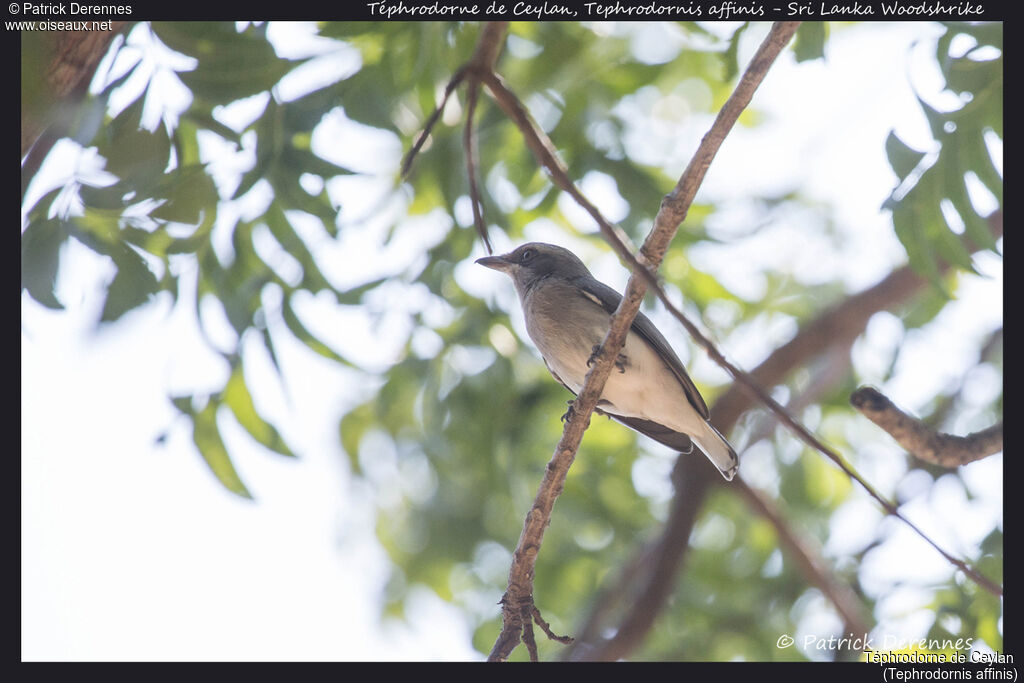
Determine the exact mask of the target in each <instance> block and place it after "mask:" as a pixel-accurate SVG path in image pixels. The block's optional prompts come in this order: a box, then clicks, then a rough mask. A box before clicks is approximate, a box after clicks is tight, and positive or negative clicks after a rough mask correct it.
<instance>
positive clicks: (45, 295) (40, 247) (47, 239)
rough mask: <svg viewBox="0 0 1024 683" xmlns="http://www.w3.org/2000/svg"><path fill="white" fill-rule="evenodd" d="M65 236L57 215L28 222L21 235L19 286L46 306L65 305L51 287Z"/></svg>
mask: <svg viewBox="0 0 1024 683" xmlns="http://www.w3.org/2000/svg"><path fill="white" fill-rule="evenodd" d="M67 238H68V232H67V230H66V229H65V227H64V223H63V221H60V220H58V219H56V218H48V219H45V220H41V221H35V222H32V223H29V225H28V227H27V228H26V229H25V232H23V233H22V235H21V288H22V289H25V290H28V293H29V295H31V296H32V298H33V299H35V300H36V301H38V302H39V303H41V304H42V305H43V306H46V307H47V308H54V309H63V308H64V306H63V304H61V302H60V301H58V300H57V297H56V295H55V294H54V291H53V289H54V286H55V284H56V282H57V272H58V269H59V267H60V249H61V246H63V244H64V242H65V240H67Z"/></svg>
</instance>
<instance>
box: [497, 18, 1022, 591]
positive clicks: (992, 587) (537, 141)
mask: <svg viewBox="0 0 1024 683" xmlns="http://www.w3.org/2000/svg"><path fill="white" fill-rule="evenodd" d="M798 25H799V22H778V23H776V24H775V25H773V27H772V32H771V33H769V35H768V37H767V38H766V39H765V41H764V42H763V43H762V45H761V47H760V48H759V49H758V52H757V53H756V54H755V55H754V59H753V60H752V61H751V64H750V66H748V69H747V72H746V73H744V76H743V78H742V79H741V80H740V83H739V84H737V87H736V90H735V91H734V92H733V95H732V96H731V97H730V98H729V101H727V102H726V104H725V105H724V106H723V108H722V111H720V112H719V117H718V119H716V121H715V126H717V125H718V124H719V122H720V121H721V120H722V118H723V114H724V113H725V112H726V110H727V109H730V105H731V104H739V103H740V102H742V105H741V106H740V109H739V110H738V111H742V107H743V106H745V105H746V103H747V102H749V100H750V97H751V96H752V95H753V91H754V89H756V87H757V85H758V83H759V82H760V81H759V80H756V79H755V78H754V77H753V76H751V72H752V71H754V67H755V66H758V67H764V65H766V64H767V65H770V63H771V59H774V56H773V55H777V54H778V51H779V50H781V49H782V47H783V46H784V45H785V43H786V42H787V41H788V40H789V38H790V37H792V34H793V32H795V30H796V27H797V26H798ZM773 51H774V52H773ZM755 73H756V72H755ZM761 76H762V77H763V72H761ZM485 82H486V83H487V86H488V88H490V89H491V91H492V93H494V95H495V99H496V100H497V101H498V103H499V104H500V105H502V107H503V108H505V109H506V112H507V113H509V115H510V116H512V118H513V119H514V120H515V121H516V123H517V125H518V126H519V128H520V130H521V131H522V132H523V134H524V136H525V137H526V141H527V144H528V146H529V147H530V148H531V149H532V150H533V151H534V154H535V155H536V156H537V158H538V159H539V160H540V161H541V163H542V165H543V166H544V167H545V168H546V169H547V170H548V172H549V173H550V174H551V176H552V179H553V180H554V181H555V183H556V184H557V185H558V186H559V187H561V188H563V189H564V190H565V191H566V192H568V193H569V194H570V195H571V196H572V197H573V198H574V199H576V201H577V203H579V204H580V206H582V207H583V208H584V209H585V210H586V211H587V212H588V213H590V215H591V216H592V217H593V218H594V219H595V221H597V224H598V226H599V227H600V229H601V232H602V233H603V234H604V235H605V237H606V239H607V240H608V241H609V243H610V244H611V245H612V247H613V248H614V249H615V251H616V252H617V253H619V254H620V256H622V257H623V259H624V260H625V261H627V263H629V265H630V267H631V268H632V271H633V274H632V275H631V276H630V281H631V282H632V280H633V276H636V275H639V276H641V277H642V278H643V280H644V282H645V284H646V285H649V286H650V288H651V290H652V291H653V292H654V293H655V294H656V295H657V296H658V298H659V299H660V300H661V301H662V303H663V304H664V305H665V308H666V310H668V312H669V313H671V314H672V315H673V316H674V317H675V318H676V319H677V320H678V321H679V322H680V324H682V325H683V327H684V328H685V329H686V331H687V332H689V334H690V336H691V337H693V338H694V340H695V341H696V342H697V343H698V344H699V345H700V346H701V347H703V348H704V350H705V351H706V352H707V354H708V355H709V356H710V357H711V359H712V360H713V361H715V362H716V363H717V364H718V365H720V366H721V367H722V368H724V369H725V370H726V371H727V372H729V374H730V375H731V376H732V377H733V379H734V380H735V381H736V385H734V386H737V385H738V386H739V387H740V388H741V389H742V390H743V391H746V392H748V393H750V394H752V395H753V397H754V398H756V399H757V400H759V401H761V402H762V403H764V404H765V405H766V406H767V407H768V408H769V409H770V410H771V411H772V412H773V413H775V414H776V415H777V416H778V418H779V419H780V421H781V422H782V423H783V424H785V425H786V426H787V427H789V428H790V430H791V431H793V432H794V433H795V434H796V435H797V436H798V437H799V438H800V439H801V440H802V441H804V442H805V443H807V444H808V445H809V446H811V447H812V448H814V449H815V450H817V451H819V452H820V453H821V454H822V455H824V456H825V457H827V458H828V459H829V460H832V461H833V462H834V463H835V464H836V465H837V466H838V467H839V468H840V469H841V470H842V471H843V472H844V473H845V474H846V475H847V476H849V477H850V478H851V479H853V480H854V481H856V482H857V483H858V484H860V486H861V487H862V488H863V489H864V490H865V491H867V492H868V494H869V495H870V496H871V497H872V498H874V499H875V501H876V502H877V503H878V504H879V505H880V506H881V507H882V509H883V510H885V511H886V513H888V514H890V515H893V516H894V517H897V518H898V519H901V520H903V522H904V523H906V524H907V525H908V526H909V527H910V528H911V529H913V530H914V531H915V533H917V534H918V535H919V536H920V537H921V538H923V539H924V540H925V541H926V542H927V543H928V544H929V545H931V546H932V547H933V548H935V550H936V551H938V552H939V554H941V555H942V556H943V557H944V558H946V560H947V561H948V562H950V563H951V564H953V565H954V566H955V567H957V568H958V569H960V570H961V571H963V572H964V573H965V574H966V575H967V576H968V577H970V578H971V579H972V580H973V581H975V582H976V583H978V584H979V585H981V586H982V587H984V588H985V589H986V590H988V591H989V592H991V593H993V594H995V595H1001V594H1002V589H1001V588H1000V587H999V586H997V585H996V584H995V583H994V582H992V581H991V580H989V579H987V578H986V577H985V576H983V575H981V574H979V573H978V572H976V571H975V570H974V569H972V568H971V567H969V566H968V565H967V564H966V563H965V562H964V561H962V560H960V559H958V558H956V557H954V556H952V555H950V554H949V553H948V552H946V551H945V550H944V549H943V548H942V547H940V546H939V545H938V544H936V543H935V541H933V540H932V539H931V538H929V537H928V536H926V535H925V534H924V533H923V532H922V531H921V530H920V529H918V528H917V527H916V526H915V525H914V524H913V523H911V522H910V521H909V520H908V519H906V518H905V517H903V515H902V514H901V513H900V512H899V510H898V508H897V507H896V506H895V505H894V504H893V503H891V502H890V501H888V500H886V499H885V498H884V497H882V496H881V495H880V494H879V493H878V492H877V491H875V489H874V487H872V486H871V485H870V484H869V483H868V482H867V480H865V479H864V478H863V477H862V476H861V475H860V474H859V473H858V472H857V471H856V470H854V469H853V468H852V467H850V465H849V464H848V463H847V462H846V461H845V460H844V459H843V458H842V456H840V455H839V454H838V453H837V452H836V451H835V450H833V449H832V448H830V447H829V446H827V445H826V444H824V443H823V442H822V441H821V440H820V439H818V438H817V436H815V435H814V434H813V433H812V432H811V431H810V430H809V429H807V428H806V427H805V426H804V425H803V424H801V423H800V422H799V421H797V420H796V419H794V418H793V417H792V416H791V415H789V414H788V413H787V412H786V410H785V409H784V408H783V407H782V406H781V405H779V403H778V402H777V401H775V400H774V399H772V398H771V396H770V395H769V394H768V393H767V392H766V391H765V390H764V389H763V388H761V386H759V385H758V383H757V382H756V381H755V380H754V378H752V377H751V376H749V375H747V374H746V373H745V372H743V371H742V370H741V369H740V368H738V367H737V366H735V365H733V364H732V363H731V362H729V360H728V359H726V358H725V356H724V355H722V353H721V352H720V351H719V350H718V349H717V348H716V347H715V345H714V344H713V343H712V342H711V341H710V340H709V339H708V338H707V337H705V336H704V334H703V333H702V332H701V331H700V329H699V328H698V327H697V326H696V325H694V324H693V323H692V322H691V321H690V320H689V319H688V318H687V317H686V316H685V315H684V314H683V312H682V311H680V310H679V309H678V308H676V306H675V304H674V303H673V302H672V301H671V300H670V299H669V298H668V295H667V294H666V293H665V291H664V289H663V288H662V287H661V285H660V283H659V282H658V280H657V277H656V276H655V275H654V273H653V272H651V270H649V269H648V263H650V261H649V256H650V253H648V249H650V248H652V247H653V248H654V249H658V248H660V249H661V251H660V252H659V260H658V262H659V263H660V255H663V254H664V249H665V248H666V247H667V245H668V242H667V241H666V242H665V243H664V244H659V245H650V244H648V243H649V242H650V241H651V238H652V237H655V235H664V234H665V233H660V232H658V231H657V227H658V225H659V223H658V221H659V220H660V219H661V218H662V216H663V213H664V216H666V217H667V216H669V215H673V217H675V216H681V217H685V213H686V212H685V210H686V209H688V207H689V204H688V203H686V202H685V201H684V200H685V198H686V196H687V195H690V193H691V192H692V193H696V188H697V186H699V179H702V178H703V175H704V172H705V171H706V170H707V167H708V164H710V158H707V157H704V156H702V154H701V149H698V150H697V154H695V155H694V158H693V159H692V160H691V162H690V166H688V167H687V172H690V171H692V174H691V173H684V175H683V178H687V177H688V176H691V175H692V178H691V179H690V180H689V181H688V182H689V183H693V182H694V178H696V179H697V184H696V185H691V186H689V187H687V186H686V185H685V184H684V182H683V178H681V179H680V182H679V184H677V186H676V188H675V190H673V192H672V193H671V194H669V195H668V196H667V197H666V198H665V200H663V201H662V209H661V211H659V213H658V217H657V218H656V219H655V231H652V233H651V234H650V235H649V236H648V241H647V242H645V243H644V247H643V249H642V250H641V256H640V258H639V259H638V258H637V257H634V256H633V254H632V251H631V250H630V248H629V247H627V246H626V240H625V239H623V235H622V232H621V231H620V230H619V229H618V228H616V227H615V226H613V225H611V224H610V223H609V222H608V221H607V220H606V219H605V218H604V216H602V215H601V213H600V212H599V211H598V210H597V208H596V207H595V206H594V205H593V204H591V203H590V201H589V200H587V199H586V197H584V196H583V195H582V193H581V192H579V190H578V189H577V188H576V187H575V185H574V184H573V183H572V182H571V181H570V180H569V179H568V175H567V174H566V172H565V168H564V166H563V165H562V163H561V162H560V160H559V159H558V157H557V155H556V153H555V152H554V146H553V145H552V144H550V140H548V139H547V137H546V136H544V134H543V132H542V131H540V129H539V128H537V127H536V126H535V125H533V122H532V120H531V119H530V117H529V115H528V114H527V113H526V110H525V108H524V107H522V105H521V104H519V103H518V100H517V99H515V97H514V95H512V94H511V92H510V91H508V89H507V88H505V87H504V84H503V83H502V82H501V79H500V78H499V77H498V76H497V75H495V74H491V75H490V76H489V77H488V78H486V79H485ZM734 100H735V102H734ZM715 126H713V127H712V131H710V132H709V133H708V134H707V135H705V138H704V140H702V141H701V142H702V147H703V145H704V143H705V142H708V141H709V138H712V140H711V142H712V145H713V148H715V149H717V144H720V142H721V140H718V141H717V144H716V141H715V140H714V139H713V134H714V132H715ZM690 201H692V196H690ZM666 205H667V206H666ZM681 207H684V208H683V210H682V211H680V208H681ZM666 208H667V212H666ZM680 220H682V218H680ZM990 222H992V223H993V226H994V227H995V223H996V222H998V224H999V225H998V228H997V232H998V233H1000V234H1001V233H1002V230H1001V227H1002V213H1001V211H997V212H996V213H995V214H993V216H992V217H990ZM671 234H672V235H674V231H672V233H671ZM668 241H671V237H669V238H668ZM645 255H647V256H648V258H645ZM606 341H607V340H606ZM712 421H713V422H714V423H715V424H718V425H719V429H720V430H721V425H720V424H719V423H718V422H717V421H715V419H714V415H712Z"/></svg>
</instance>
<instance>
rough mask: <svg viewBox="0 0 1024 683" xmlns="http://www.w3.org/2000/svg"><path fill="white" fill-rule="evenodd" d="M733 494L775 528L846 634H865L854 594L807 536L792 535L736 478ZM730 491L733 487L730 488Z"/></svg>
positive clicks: (864, 619) (767, 502)
mask: <svg viewBox="0 0 1024 683" xmlns="http://www.w3.org/2000/svg"><path fill="white" fill-rule="evenodd" d="M737 481H738V485H737V486H735V489H736V493H738V494H740V496H741V497H742V498H743V499H744V500H746V502H747V503H748V504H749V505H750V506H751V507H752V508H753V509H754V510H756V511H757V513H758V514H760V515H761V516H762V517H764V518H765V519H767V520H768V521H769V522H770V523H771V525H772V526H773V527H774V528H775V532H776V534H778V537H779V545H780V547H781V548H782V549H783V550H784V551H785V552H786V554H787V555H788V556H789V557H790V558H792V559H793V560H795V562H796V565H797V567H798V568H799V570H800V573H801V574H803V575H804V578H806V579H807V581H808V582H809V583H810V584H812V585H814V586H817V587H818V590H820V591H821V592H822V593H823V594H824V595H825V597H826V598H828V600H829V601H830V602H831V603H832V604H833V605H834V606H835V608H836V611H838V612H839V616H840V617H842V619H843V626H844V632H845V633H867V632H868V631H869V630H871V629H870V626H869V622H868V617H867V615H866V614H865V610H864V605H863V603H862V602H861V599H860V598H859V597H858V596H857V594H856V593H855V592H854V591H853V589H852V588H850V586H849V585H847V584H846V583H844V582H842V581H839V580H837V579H836V578H835V577H834V576H833V575H832V573H831V572H830V571H829V568H828V566H826V564H825V561H824V559H823V558H822V556H821V549H820V548H814V547H812V545H811V543H810V542H808V541H807V540H806V539H807V536H806V535H804V536H800V535H797V534H796V533H794V531H793V529H792V528H791V527H790V524H789V522H787V520H786V519H785V517H783V516H782V513H781V512H780V511H779V510H778V508H777V507H776V505H775V504H774V503H773V502H771V501H770V500H768V499H767V498H766V497H765V496H764V494H762V493H761V492H759V491H757V490H756V489H754V488H751V487H750V485H749V484H747V482H745V481H743V479H742V477H740V478H738V480H737ZM730 488H733V487H730Z"/></svg>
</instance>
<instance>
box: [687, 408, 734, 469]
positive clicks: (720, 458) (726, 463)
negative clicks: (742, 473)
mask: <svg viewBox="0 0 1024 683" xmlns="http://www.w3.org/2000/svg"><path fill="white" fill-rule="evenodd" d="M704 425H705V426H706V427H707V429H705V430H704V432H703V433H701V434H691V435H690V437H691V438H692V439H693V442H694V443H695V444H697V448H699V449H700V450H701V451H703V452H704V455H706V456H708V460H710V461H711V462H712V463H714V465H715V467H717V468H718V471H719V472H721V473H722V476H723V477H725V479H726V481H732V478H733V477H734V476H736V470H738V469H739V467H740V459H739V458H738V457H737V456H736V451H734V450H733V448H732V446H730V445H729V442H728V441H726V440H725V437H724V436H722V435H721V434H720V433H719V431H718V430H717V429H715V428H714V427H712V426H711V425H710V424H708V423H707V422H705V423H704Z"/></svg>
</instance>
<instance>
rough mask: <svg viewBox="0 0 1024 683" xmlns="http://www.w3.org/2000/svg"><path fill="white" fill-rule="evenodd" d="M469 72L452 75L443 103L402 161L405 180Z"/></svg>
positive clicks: (442, 99)
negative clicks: (453, 94)
mask: <svg viewBox="0 0 1024 683" xmlns="http://www.w3.org/2000/svg"><path fill="white" fill-rule="evenodd" d="M467 71H468V65H467V66H463V67H461V68H460V69H458V70H457V71H456V72H455V73H454V74H453V75H452V77H451V79H449V81H448V85H446V86H445V87H444V94H443V95H442V96H441V101H440V102H439V103H438V105H437V107H435V108H434V111H433V112H431V114H430V118H428V119H427V122H426V123H425V124H423V130H421V131H420V134H419V136H417V138H416V142H414V143H413V144H412V147H410V148H409V151H408V152H406V153H405V158H404V159H402V172H401V175H402V177H403V178H404V177H406V176H407V175H409V171H410V170H411V169H412V162H413V160H414V159H415V158H416V155H417V154H419V152H420V149H422V148H423V145H424V144H425V143H426V141H427V138H428V137H430V131H432V130H433V129H434V125H435V124H437V121H438V119H440V118H441V112H443V111H444V107H445V105H446V104H448V98H449V97H451V96H452V93H453V92H455V88H457V87H459V83H462V79H463V78H465V77H466V72H467Z"/></svg>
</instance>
